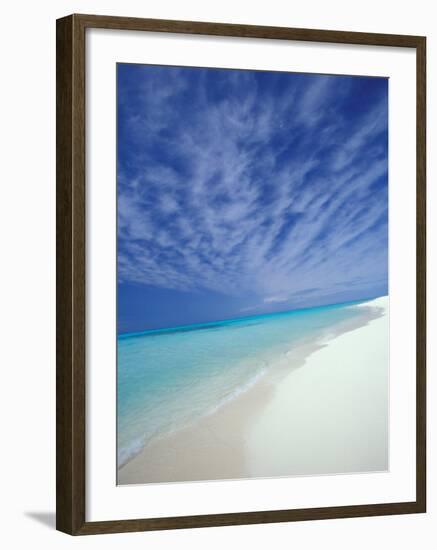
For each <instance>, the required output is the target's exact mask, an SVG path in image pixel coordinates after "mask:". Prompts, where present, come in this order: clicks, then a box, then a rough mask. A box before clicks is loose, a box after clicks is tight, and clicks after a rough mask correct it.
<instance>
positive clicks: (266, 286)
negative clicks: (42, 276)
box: [118, 66, 387, 310]
mask: <svg viewBox="0 0 437 550" xmlns="http://www.w3.org/2000/svg"><path fill="white" fill-rule="evenodd" d="M118 227H119V234H118V238H119V259H118V262H119V263H118V270H119V279H120V281H121V283H123V282H124V281H125V282H136V283H142V284H147V285H151V286H156V287H161V288H170V289H175V290H180V291H191V292H192V291H205V290H206V291H208V290H210V291H213V292H218V293H222V294H223V295H228V296H237V295H250V296H251V297H252V298H251V299H252V300H253V301H254V303H253V304H248V307H247V308H246V309H247V310H250V309H251V308H253V307H256V306H255V304H256V303H260V304H262V303H264V304H280V303H282V302H287V301H289V300H292V299H294V298H296V297H299V296H300V297H301V298H302V297H304V296H312V297H314V296H315V297H317V295H320V296H322V295H323V296H325V295H329V293H332V294H335V293H338V292H340V291H341V289H348V288H349V289H351V288H358V289H360V291H362V292H364V291H365V289H366V288H369V289H371V288H373V287H374V286H375V285H382V286H384V281H386V278H387V87H386V82H385V81H383V80H380V79H364V78H363V79H360V78H348V77H333V76H310V75H291V74H274V73H257V72H245V71H224V70H206V69H177V68H157V67H147V66H126V67H125V66H121V68H120V69H119V176H118Z"/></svg>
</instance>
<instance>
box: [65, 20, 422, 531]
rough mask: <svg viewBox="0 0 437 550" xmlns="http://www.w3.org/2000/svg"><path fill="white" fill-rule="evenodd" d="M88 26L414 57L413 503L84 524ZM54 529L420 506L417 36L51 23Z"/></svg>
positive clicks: (184, 524)
mask: <svg viewBox="0 0 437 550" xmlns="http://www.w3.org/2000/svg"><path fill="white" fill-rule="evenodd" d="M89 28H99V29H120V30H132V31H144V32H148V31H153V32H161V33H185V34H194V35H215V36H227V37H246V38H268V39H275V40H293V41H296V40H297V41H312V42H322V43H334V44H335V43H338V44H358V45H369V46H371V45H377V46H386V47H397V48H410V49H413V50H415V51H416V66H417V75H416V84H417V96H416V97H417V112H416V115H417V118H416V120H417V134H416V147H417V157H416V162H417V165H416V166H417V179H416V193H417V264H416V270H417V271H416V273H417V358H416V380H417V386H416V407H417V408H416V499H415V500H414V501H411V502H399V503H387V504H366V505H352V506H337V507H327V508H308V509H292V510H266V511H260V512H244V511H241V512H240V513H224V514H213V515H211V514H208V515H198V516H184V517H165V518H162V517H160V518H144V519H132V520H119V521H118V520H114V521H97V522H88V521H86V513H85V510H86V498H85V497H86V494H85V493H86V489H85V487H86V484H85V478H86V468H85V429H86V406H85V372H86V360H85V327H86V298H85V278H86V277H85V262H86V234H85V208H86V193H85V163H86V158H85V157H86V153H85V116H86V112H85V32H86V30H87V29H89ZM56 47H57V73H56V77H57V96H56V100H57V151H56V153H57V169H56V178H57V199H56V209H57V234H56V238H57V302H56V303H57V381H56V388H57V407H56V414H57V418H56V435H57V444H56V445H57V446H56V450H57V460H56V468H57V484H56V486H57V520H56V522H57V523H56V525H57V529H58V530H60V531H63V532H65V533H68V534H71V535H86V534H100V533H118V532H129V531H148V530H159V529H182V528H190V527H209V526H221V525H239V524H254V523H269V522H288V521H303V520H317V519H332V518H348V517H359V516H377V515H392V514H410V513H419V512H425V510H426V366H425V363H426V340H425V339H426V332H425V323H426V306H425V298H426V288H425V285H426V268H425V265H426V249H425V244H426V233H425V216H426V205H425V200H426V190H425V180H426V39H425V38H424V37H421V36H403V35H390V34H372V33H358V32H343V31H327V30H310V29H294V28H282V27H262V26H251V25H239V24H238V25H234V24H220V23H201V22H186V21H168V20H154V19H136V18H130V17H109V16H96V15H70V16H68V17H65V18H62V19H59V20H58V21H57V41H56Z"/></svg>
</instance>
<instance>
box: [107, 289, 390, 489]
mask: <svg viewBox="0 0 437 550" xmlns="http://www.w3.org/2000/svg"><path fill="white" fill-rule="evenodd" d="M387 304H388V297H383V298H378V299H375V300H372V301H369V302H365V303H362V304H356V305H354V306H351V307H363V306H365V307H368V308H369V313H368V315H367V317H366V320H365V321H364V322H363V320H362V319H360V321H358V320H354V321H348V322H343V323H340V324H339V325H337V326H336V327H335V328H334V329H333V330H332V331H329V333H328V334H325V337H324V338H321V339H318V340H317V341H316V342H303V343H302V344H301V345H299V346H297V347H295V348H294V349H291V350H290V351H288V352H287V353H286V354H285V355H284V356H283V357H282V358H281V359H280V360H279V361H277V363H276V364H275V365H274V366H273V367H272V368H271V370H270V371H269V372H268V373H266V375H265V376H263V377H262V378H261V379H260V380H258V381H257V382H256V383H255V384H254V385H253V386H251V387H250V388H249V389H247V390H246V391H244V392H242V393H241V394H239V395H238V396H237V397H235V398H234V399H232V400H230V401H229V402H227V403H225V404H224V405H223V406H222V407H220V408H219V409H217V410H216V411H214V412H213V413H211V414H209V415H207V416H204V417H202V418H200V419H199V420H197V421H196V422H195V423H193V424H191V425H189V426H187V427H185V428H182V429H180V430H178V431H177V432H173V433H171V434H167V435H164V436H161V437H159V438H156V439H155V440H153V441H151V442H150V443H149V444H148V445H147V446H146V447H144V448H143V449H142V450H141V451H140V452H139V453H138V454H137V455H136V456H134V457H133V458H132V459H130V460H129V461H128V462H127V463H125V464H124V465H123V466H122V467H120V468H119V470H118V473H117V474H118V475H117V483H118V484H119V485H129V484H143V483H165V482H179V481H201V480H219V479H220V480H225V479H242V478H252V477H272V476H281V475H289V476H290V475H308V474H309V473H312V474H318V473H320V474H322V473H346V472H343V470H344V468H346V471H350V466H351V465H352V463H357V461H356V460H355V462H354V460H352V461H351V460H349V462H350V464H341V461H340V462H339V461H338V460H337V461H334V463H332V462H333V461H332V457H331V456H330V459H329V460H327V463H328V464H329V465H330V466H329V467H328V470H327V471H319V470H323V469H324V470H326V467H325V468H322V467H321V465H317V464H314V463H312V462H314V461H311V460H310V461H308V460H307V459H305V456H304V455H305V453H306V452H307V450H308V445H307V450H305V448H301V449H300V451H299V452H297V450H296V449H297V446H298V445H300V446H301V447H302V441H301V439H302V434H305V433H306V434H307V435H306V436H304V439H305V438H307V439H308V438H309V439H310V441H309V448H310V449H313V448H314V437H315V435H316V434H317V435H318V436H319V437H320V433H317V432H318V431H319V432H320V430H319V429H318V428H317V423H318V422H320V421H322V420H323V418H321V417H320V414H319V413H320V411H321V410H323V409H324V407H323V406H320V405H318V403H320V402H321V401H323V392H320V389H321V388H319V389H318V391H314V388H313V387H311V384H310V386H309V387H308V381H311V383H314V382H316V381H317V380H315V379H314V376H316V378H317V379H318V380H320V379H321V378H320V377H321V373H322V374H323V367H321V366H320V365H321V364H322V365H323V364H325V371H326V357H325V359H323V355H326V353H327V352H328V350H330V351H329V353H328V356H329V357H330V361H331V363H332V362H333V363H338V358H339V357H341V349H342V348H343V351H344V348H345V346H346V347H347V346H348V345H349V347H350V342H349V344H348V342H347V341H346V343H345V342H344V338H346V337H347V336H348V335H350V336H351V335H354V337H353V338H352V339H353V340H354V341H355V340H358V342H359V341H360V340H363V338H362V337H361V336H359V335H358V333H360V335H363V334H364V333H363V331H365V329H366V327H371V326H372V324H373V325H374V324H375V323H377V322H378V321H382V324H381V322H380V323H379V324H380V325H381V327H382V325H383V324H384V323H386V321H387V314H386V313H387V311H386V310H387ZM365 332H366V331H365ZM376 332H378V331H376ZM379 332H381V330H379ZM367 333H368V334H367V340H369V341H370V340H371V339H372V338H373V339H374V338H375V334H374V333H375V330H374V329H372V330H370V332H369V331H367ZM364 336H365V334H364ZM342 339H343V340H342ZM346 340H348V339H347V338H346ZM364 340H366V338H364ZM369 341H368V342H367V343H366V344H365V346H364V348H367V349H369ZM354 345H355V346H356V345H357V342H355V344H354ZM333 348H338V349H333ZM370 348H372V346H370ZM352 349H353V348H352ZM320 354H322V357H321V358H320ZM380 355H382V356H383V355H384V353H383V352H382V353H381V354H380ZM335 357H337V360H335ZM349 357H350V356H349ZM333 358H334V359H333ZM340 363H342V361H341V360H340ZM343 363H344V361H343ZM379 363H381V360H380V361H379ZM387 364H388V363H387ZM302 367H305V368H304V369H302ZM329 367H330V370H329V373H333V372H334V371H338V365H334V364H333V365H331V364H330V365H329ZM340 370H341V369H340ZM343 370H344V369H343ZM361 370H362V369H361ZM383 370H385V371H387V372H388V368H387V365H386V366H385V368H384V369H383ZM315 373H318V374H315ZM336 375H337V376H339V375H342V376H344V375H345V373H344V372H342V373H339V372H336ZM325 376H326V374H325ZM322 379H323V376H322ZM325 382H326V381H325ZM302 385H303V387H305V386H306V387H307V391H309V394H308V395H309V396H310V401H312V406H313V410H312V411H311V414H309V413H308V411H306V409H307V407H306V405H305V402H303V400H302V399H301V400H300V401H299V399H297V398H298V397H299V393H300V392H301V390H302V388H301V387H300V386H302ZM316 389H317V388H316ZM361 389H363V388H361ZM331 390H332V388H331ZM296 392H297V393H296ZM301 395H303V394H302V393H301ZM337 397H338V396H337ZM314 408H315V409H316V410H314ZM317 409H320V410H319V411H317ZM303 411H306V413H307V414H306V416H305V417H302V416H299V415H300V414H301V413H302V412H303ZM331 412H332V411H331ZM340 412H341V411H340ZM324 414H325V415H326V411H324ZM334 416H336V417H338V416H339V415H338V414H337V415H334ZM322 425H323V422H322ZM291 427H293V428H292V429H290V428H291ZM325 428H326V426H325ZM337 431H338V430H337ZM340 431H341V430H340ZM382 431H384V430H382ZM290 432H291V433H290ZM287 433H288V434H289V437H284V436H285V435H286V434H287ZM311 434H313V439H312V440H311ZM349 435H350V434H349ZM331 437H334V439H335V441H336V444H337V447H338V444H339V441H338V439H339V435H338V434H337V436H335V434H334V435H331ZM340 439H341V434H340ZM380 439H383V437H382V438H381V437H380ZM267 442H268V443H267ZM307 443H308V442H307ZM340 443H341V442H340ZM325 446H326V441H325ZM340 446H341V445H340ZM304 447H305V446H304ZM328 447H329V442H328ZM331 447H332V445H331ZM333 451H334V452H333V453H332V452H331V455H336V456H338V449H337V451H335V449H334V450H333ZM311 454H312V453H311ZM328 455H329V453H328ZM382 455H384V452H382ZM325 462H326V461H325ZM343 462H344V460H343ZM380 462H381V464H382V462H384V457H382V461H381V460H380ZM305 465H308V467H309V468H310V470H311V471H310V472H309V471H308V468H305V467H303V466H305ZM342 466H343V468H342ZM348 467H349V469H348ZM333 468H334V470H333ZM338 468H340V469H341V471H338ZM371 471H374V470H373V469H372V470H371Z"/></svg>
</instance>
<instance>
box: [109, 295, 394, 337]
mask: <svg viewBox="0 0 437 550" xmlns="http://www.w3.org/2000/svg"><path fill="white" fill-rule="evenodd" d="M385 296H388V294H379V295H376V296H369V297H366V298H359V299H356V300H347V301H345V302H332V303H328V304H323V305H319V306H307V307H298V308H293V309H285V310H280V311H274V312H270V313H257V314H255V315H244V316H238V317H229V318H227V319H217V320H215V321H207V322H200V323H190V324H188V325H174V326H171V327H162V328H152V329H146V330H140V331H134V332H121V333H119V332H118V331H117V339H124V338H135V337H140V336H146V335H149V334H157V333H160V332H161V333H162V332H178V331H181V330H183V329H190V330H196V329H193V328H192V327H196V326H204V327H212V326H213V325H216V324H219V323H220V324H221V323H226V322H230V321H240V320H242V319H253V318H256V317H265V316H267V315H278V314H281V313H290V312H292V311H305V310H307V309H316V308H323V307H330V306H341V305H345V304H356V303H360V302H368V301H370V300H376V299H377V298H383V297H385Z"/></svg>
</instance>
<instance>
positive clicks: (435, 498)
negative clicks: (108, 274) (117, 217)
mask: <svg viewBox="0 0 437 550" xmlns="http://www.w3.org/2000/svg"><path fill="white" fill-rule="evenodd" d="M73 12H81V13H97V14H110V15H132V16H138V17H156V18H168V19H187V20H199V21H202V20H203V21H208V20H209V21H218V22H229V23H251V24H258V25H282V26H290V27H292V26H293V27H309V28H321V29H324V28H326V29H339V30H354V31H372V32H383V33H401V34H402V33H403V34H420V35H426V36H427V37H428V100H429V107H428V150H429V154H428V157H429V159H428V182H429V183H428V195H429V203H428V207H429V215H428V218H429V225H428V235H429V244H428V254H429V264H428V278H429V281H432V280H437V242H436V237H435V235H436V234H437V222H436V221H435V220H436V218H437V194H436V193H435V190H434V188H433V187H434V185H433V184H434V182H435V180H436V177H437V162H436V160H435V157H433V152H434V151H435V150H436V140H437V114H436V113H437V110H436V106H435V101H434V100H433V98H434V97H437V64H436V61H437V27H436V25H435V22H436V20H437V17H436V16H437V10H436V8H435V2H433V1H432V0H428V1H427V0H415V2H414V3H411V2H410V3H408V4H404V5H403V4H402V3H401V2H399V1H398V0H385V1H384V2H381V0H367V1H366V2H360V3H357V2H350V1H347V0H330V1H329V2H326V1H324V0H306V1H305V2H293V3H292V2H283V1H281V0H269V2H267V3H264V2H259V3H255V2H253V1H251V2H249V1H246V2H245V1H243V0H220V2H219V1H214V2H204V1H201V0H184V1H183V2H178V1H177V0H159V2H153V3H152V2H143V1H140V0H123V2H121V1H116V0H106V1H105V2H104V3H100V2H98V1H97V0H82V1H81V0H76V1H68V0H57V2H52V3H45V4H43V3H41V2H30V1H28V2H26V1H24V0H16V1H14V2H9V3H8V4H4V5H3V8H2V32H1V35H0V40H1V49H0V52H1V73H0V74H1V84H0V94H1V101H0V129H1V151H2V161H1V174H2V177H1V184H0V185H1V195H0V235H1V259H2V266H1V270H0V277H1V285H0V311H1V321H0V323H1V326H0V331H1V332H0V333H1V335H2V338H1V351H2V353H1V355H0V357H1V379H0V380H1V385H0V390H1V397H0V408H1V410H0V418H1V421H2V429H1V443H2V445H1V449H2V450H1V453H0V456H1V473H2V475H1V483H0V507H1V511H0V514H1V516H0V517H1V531H0V540H1V541H2V544H3V546H4V547H5V548H8V549H9V548H31V547H32V546H36V547H41V548H46V549H49V550H50V549H51V548H53V549H54V548H56V549H57V550H58V549H59V550H62V549H64V548H73V547H75V548H79V547H80V548H97V547H98V546H99V545H102V544H104V545H105V548H109V549H110V548H119V547H120V546H122V545H130V548H132V549H135V548H143V547H144V546H145V545H147V547H148V548H157V549H161V548H167V547H175V548H185V547H186V548H190V549H193V550H194V549H196V548H202V549H203V548H207V547H208V548H211V549H214V548H229V547H230V548H236V547H239V546H250V547H251V548H254V549H257V548H265V547H270V548H272V547H274V548H289V547H291V546H293V547H294V548H306V549H309V550H311V549H319V548H321V547H323V548H328V549H329V548H336V549H339V550H341V549H348V550H349V549H351V548H353V549H354V550H360V549H364V548H366V549H367V548H372V547H374V548H378V549H383V548H388V547H394V548H397V549H404V548H405V549H406V548H412V547H416V548H420V549H421V550H422V549H423V550H426V549H430V548H434V547H435V539H436V538H437V495H436V492H437V478H436V467H435V466H434V464H436V462H437V442H436V438H435V437H434V434H435V433H436V428H437V425H436V424H437V404H436V399H434V396H436V395H437V377H436V376H435V374H434V372H433V368H432V367H433V365H435V364H436V361H437V347H436V346H435V344H434V342H435V338H433V334H434V333H435V331H436V330H437V315H436V313H435V312H433V311H432V306H435V307H434V310H435V309H436V307H437V292H436V287H435V286H434V287H433V285H432V284H431V285H429V290H428V297H429V303H428V309H429V314H428V317H429V331H428V337H429V355H428V370H429V385H428V388H429V431H428V441H429V456H428V460H429V477H428V479H429V483H428V489H429V499H428V509H429V511H428V513H427V514H426V515H417V516H397V517H381V518H362V519H348V520H330V521H319V522H306V523H294V524H277V525H258V526H241V527H222V528H215V529H197V530H185V531H167V532H158V533H136V534H129V535H102V536H97V537H77V538H73V537H68V536H67V535H63V534H62V533H57V532H56V531H55V530H54V510H55V498H54V493H55V478H54V472H55V454H54V451H55V416H54V415H55V288H54V287H55V19H56V18H57V17H62V16H64V15H67V14H70V13H73ZM433 218H434V219H433ZM433 340H434V342H433Z"/></svg>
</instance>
